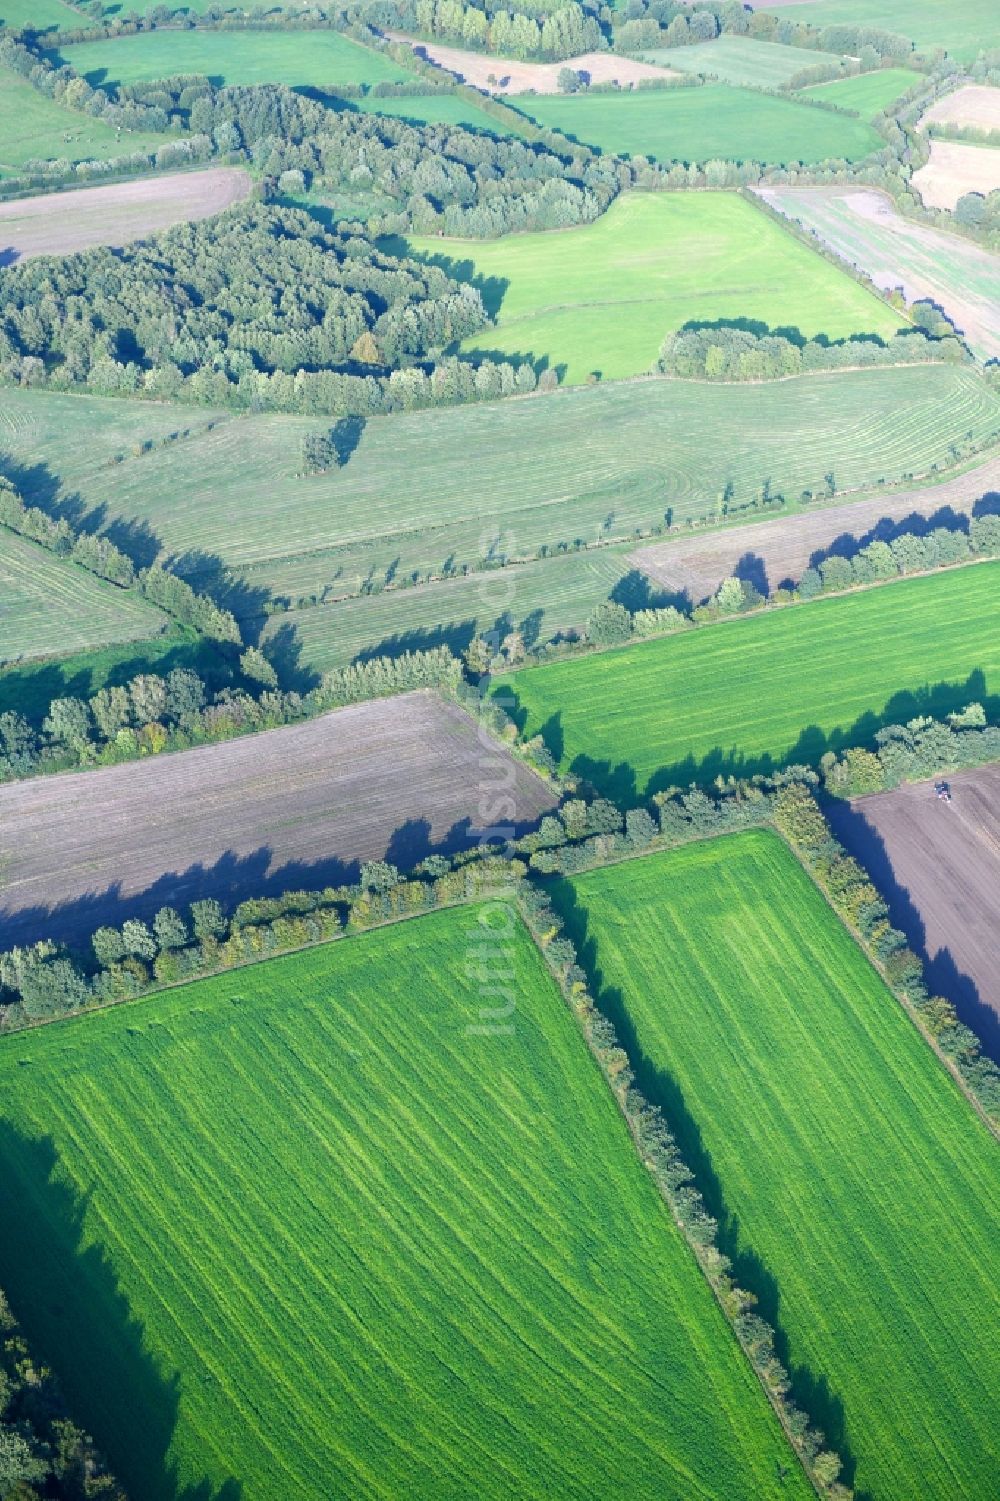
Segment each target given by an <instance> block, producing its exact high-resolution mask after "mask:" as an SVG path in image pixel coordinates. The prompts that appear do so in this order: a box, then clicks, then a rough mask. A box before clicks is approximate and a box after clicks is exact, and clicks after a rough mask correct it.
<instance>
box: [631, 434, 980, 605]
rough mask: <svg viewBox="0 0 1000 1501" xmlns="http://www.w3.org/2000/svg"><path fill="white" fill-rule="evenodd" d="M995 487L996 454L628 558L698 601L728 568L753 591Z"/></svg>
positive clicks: (968, 509)
mask: <svg viewBox="0 0 1000 1501" xmlns="http://www.w3.org/2000/svg"><path fill="white" fill-rule="evenodd" d="M997 492H1000V454H998V455H994V457H992V458H990V459H988V460H987V462H986V463H985V464H980V465H979V466H978V467H977V468H976V469H970V470H969V471H968V473H967V474H962V475H959V476H958V477H957V478H955V479H951V480H946V481H945V483H944V484H941V485H932V486H930V487H928V488H926V489H922V490H902V491H899V492H897V493H896V494H891V495H873V496H863V497H860V498H859V499H858V500H854V501H845V502H844V503H843V504H840V505H833V506H822V507H818V508H817V509H815V510H812V511H805V512H801V513H799V514H798V515H795V516H775V517H772V519H771V520H769V521H758V522H754V523H752V524H751V525H748V526H736V527H732V528H730V529H729V530H726V531H718V532H707V533H704V534H702V535H698V534H696V535H694V536H688V537H680V538H678V539H677V541H675V542H657V543H654V545H653V546H652V547H640V548H638V549H637V550H636V551H635V552H633V553H631V554H630V555H629V561H630V562H632V563H634V564H635V565H636V567H637V568H641V569H642V571H643V573H646V574H648V575H649V577H650V578H652V579H655V580H656V582H657V583H658V584H660V585H662V586H663V587H664V588H665V589H667V590H669V591H670V592H671V593H678V594H686V595H687V597H688V599H689V600H690V601H691V603H692V604H700V603H701V602H702V600H705V599H707V598H708V597H709V595H711V594H714V593H715V591H716V590H717V589H718V587H719V585H720V584H721V583H722V581H723V580H724V579H727V578H729V577H730V576H731V575H732V574H733V573H734V572H737V571H738V572H739V574H740V577H741V578H748V579H750V580H751V581H752V582H754V583H756V584H757V586H758V588H761V583H762V581H763V582H765V583H766V585H767V588H768V589H769V590H771V589H776V588H778V587H779V586H780V585H781V584H783V583H785V582H786V581H789V580H790V581H792V582H795V583H797V582H798V580H799V579H800V578H801V576H802V574H803V572H804V571H805V569H806V568H808V567H809V566H810V564H811V563H814V562H819V561H821V560H822V558H824V557H829V556H830V554H831V553H834V552H837V553H845V554H847V555H850V554H851V553H854V552H856V551H857V549H858V547H859V546H864V544H865V543H866V542H871V541H874V539H875V537H876V536H880V537H881V536H885V537H889V538H891V537H893V536H895V535H897V534H898V533H899V532H900V531H906V530H907V529H908V528H907V527H906V526H904V525H901V524H900V523H902V522H905V521H906V520H907V518H909V517H913V518H914V519H915V520H917V521H918V524H919V522H920V520H921V519H923V518H927V517H934V516H936V515H937V514H938V513H939V512H943V513H945V514H944V515H943V516H942V518H941V523H940V524H945V523H946V520H947V512H949V511H951V512H954V513H956V514H959V515H970V514H971V513H972V510H973V507H974V506H975V504H976V502H977V501H978V500H981V499H982V498H983V496H986V495H990V494H994V493H997ZM883 523H884V524H883ZM762 592H763V591H762Z"/></svg>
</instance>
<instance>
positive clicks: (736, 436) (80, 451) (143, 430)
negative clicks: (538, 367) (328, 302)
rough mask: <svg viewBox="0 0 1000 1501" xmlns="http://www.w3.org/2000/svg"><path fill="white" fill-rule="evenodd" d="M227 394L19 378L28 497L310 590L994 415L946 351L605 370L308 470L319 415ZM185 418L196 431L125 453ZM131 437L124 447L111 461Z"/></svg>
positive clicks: (698, 507) (368, 443)
mask: <svg viewBox="0 0 1000 1501" xmlns="http://www.w3.org/2000/svg"><path fill="white" fill-rule="evenodd" d="M217 415H218V414H213V413H211V412H207V411H206V410H205V409H204V408H199V407H192V406H180V405H169V404H166V403H162V404H161V403H152V402H148V403H147V402H128V401H115V400H110V399H102V398H99V397H84V396H70V395H58V394H50V393H45V392H36V391H25V390H14V389H8V390H4V391H2V392H0V448H2V450H3V451H4V452H5V453H6V454H7V455H8V467H9V463H10V461H13V462H14V463H15V464H17V465H19V466H21V473H20V475H19V476H15V477H17V478H18V480H19V483H20V485H21V488H22V490H23V491H24V494H25V498H26V499H28V500H32V499H34V498H36V496H37V495H39V494H42V493H44V491H45V487H46V486H47V485H48V484H49V483H50V482H51V480H52V477H53V476H55V477H56V480H57V483H58V484H59V486H60V493H61V494H63V495H66V496H74V495H79V497H80V498H81V500H82V501H83V503H84V504H85V505H86V506H87V507H88V508H89V507H96V506H100V505H103V506H106V508H107V510H106V515H107V518H108V520H109V521H110V520H111V519H112V518H114V517H123V518H126V519H129V520H135V521H138V522H141V523H145V524H146V526H147V527H148V528H149V530H150V534H151V539H152V545H153V546H155V545H157V544H159V545H160V546H161V547H162V548H163V550H164V551H165V552H170V553H182V552H185V551H187V550H189V549H200V550H202V551H204V552H208V553H212V554H217V555H221V556H222V557H224V558H225V560H226V561H227V562H228V563H230V564H232V565H234V566H237V567H240V568H242V569H245V570H246V571H247V573H248V575H249V577H250V578H251V581H252V582H253V583H255V584H260V585H262V586H264V587H268V588H271V589H273V590H274V591H275V592H276V593H278V594H285V593H288V594H291V595H293V596H297V595H299V594H304V593H308V592H313V591H319V590H322V589H323V588H324V587H325V586H327V585H334V586H335V592H337V593H345V592H350V590H351V589H352V588H355V587H356V586H357V582H358V580H359V578H364V577H365V576H366V575H367V574H368V572H369V570H370V569H371V568H373V567H374V568H377V569H385V568H388V567H389V566H390V565H392V564H393V563H396V564H397V572H399V573H405V572H408V571H410V570H411V569H435V570H440V569H441V568H442V567H443V565H444V563H445V561H446V559H448V558H449V557H452V556H453V557H454V561H455V566H459V565H461V563H462V562H464V561H468V560H476V559H479V558H482V557H483V556H485V554H486V553H487V551H488V550H489V549H490V548H491V547H493V546H494V545H495V544H496V545H497V550H498V551H500V552H507V553H508V554H509V555H511V556H514V557H519V556H524V554H525V553H526V552H530V551H532V550H534V549H536V548H538V547H539V546H541V545H542V544H546V545H549V546H551V547H555V546H556V544H558V543H559V542H560V541H566V542H568V543H569V544H572V542H573V539H574V538H575V537H577V536H579V537H582V538H584V539H593V538H595V537H597V536H600V535H602V534H604V528H605V522H606V520H607V518H608V517H609V516H612V517H613V521H612V526H611V529H610V533H609V535H611V536H619V537H623V536H628V535H630V534H631V533H632V532H633V531H634V529H635V528H636V527H637V526H645V527H649V526H650V525H652V524H654V523H662V521H663V519H664V515H665V513H666V512H667V510H668V509H670V510H672V513H673V516H674V519H675V520H676V521H682V520H683V519H684V517H686V516H693V515H703V514H706V513H710V512H712V511H714V509H715V504H716V497H717V496H718V495H719V494H720V493H721V492H722V490H723V489H724V487H725V486H726V485H727V484H731V485H732V487H733V504H734V505H739V504H742V503H744V502H747V501H749V500H750V498H751V497H752V495H753V494H754V493H755V492H756V491H757V490H759V488H760V486H761V485H762V484H763V482H764V481H765V479H768V478H770V480H771V486H772V490H773V491H774V492H775V493H784V494H785V495H787V496H788V497H789V498H790V499H793V500H796V499H797V498H798V496H799V494H800V492H801V491H802V490H803V489H805V488H809V489H811V490H813V491H814V492H819V491H822V489H823V476H824V475H825V474H826V473H828V472H829V471H830V470H831V469H832V470H833V472H834V474H835V476H836V480H837V483H838V485H840V486H841V487H842V488H847V487H855V486H863V485H874V484H876V483H877V482H878V481H879V479H882V478H884V479H885V480H886V482H892V481H893V480H900V479H902V478H903V477H904V476H905V475H907V474H911V473H912V474H921V473H924V472H926V471H927V470H928V469H929V468H930V467H931V465H932V464H939V465H941V466H942V467H945V468H946V467H948V466H949V465H951V464H952V463H954V457H953V446H954V445H955V444H956V443H960V442H964V441H965V440H966V438H967V437H970V436H971V437H972V438H973V439H977V440H979V441H981V442H985V441H986V440H987V439H988V438H990V437H991V436H992V437H994V438H996V437H998V436H1000V401H998V399H997V397H996V395H995V394H994V393H993V392H992V391H991V390H990V389H989V387H988V385H987V383H986V381H985V380H984V379H982V377H981V376H980V375H978V374H977V373H976V372H975V371H974V370H966V369H960V368H954V367H951V366H945V365H940V366H932V365H927V366H915V367H912V368H910V369H897V370H868V371H858V372H843V373H838V374H832V375H825V376H823V375H821V376H812V377H804V378H802V379H798V380H794V381H785V382H779V383H777V384H762V385H747V386H711V385H707V384H696V383H693V382H685V381H667V380H649V381H641V382H635V383H630V384H624V383H619V384H614V383H609V384H608V385H606V386H598V387H596V388H595V389H589V388H583V389H579V390H567V391H563V392H556V393H553V394H552V395H547V396H538V397H532V398H529V399H526V400H521V401H505V402H503V401H501V402H493V403H489V404H484V405H477V406H466V407H456V408H439V409H438V410H435V411H428V412H413V413H406V414H400V415H398V416H393V417H378V418H373V419H372V420H371V421H369V422H368V424H367V425H366V427H365V429H364V432H363V433H362V435H361V439H360V442H359V444H358V447H357V449H356V450H355V452H354V453H353V454H352V455H351V458H350V460H349V461H348V463H347V464H346V465H345V466H344V467H343V468H342V469H339V470H337V471H336V472H335V473H331V474H327V475H322V476H317V477H315V478H310V477H306V478H301V477H297V476H298V471H299V470H300V468H301V445H302V438H303V436H304V435H305V434H306V433H309V432H314V431H315V430H316V426H317V419H316V418H315V417H302V418H297V417H283V416H277V415H262V416H247V417H231V418H228V419H225V418H224V419H222V420H221V421H217V425H216V426H215V427H214V428H213V429H212V431H211V432H208V431H206V430H205V428H206V425H207V421H210V420H217ZM189 426H190V428H191V430H192V436H191V437H188V438H184V439H182V440H180V441H178V442H175V443H168V444H166V445H165V446H162V447H157V448H155V449H154V451H153V452H151V453H148V454H145V455H143V456H142V457H141V458H133V457H132V456H131V449H132V446H133V445H134V444H135V443H137V442H143V441H145V440H147V439H149V440H155V439H157V438H158V437H161V436H163V435H164V434H167V433H170V432H173V431H183V430H184V429H186V428H187V427H189ZM117 453H124V454H125V455H126V457H125V459H124V461H123V462H122V463H119V464H114V463H109V460H111V459H112V458H113V457H114V455H115V454H117ZM470 455H475V464H474V467H473V468H472V469H471V470H470V457H469V456H470ZM38 465H46V466H48V472H47V473H46V471H45V470H40V471H39V470H37V469H36V467H35V466H38ZM38 476H40V478H37V479H36V477H38ZM36 482H37V487H38V488H36ZM515 608H516V606H515Z"/></svg>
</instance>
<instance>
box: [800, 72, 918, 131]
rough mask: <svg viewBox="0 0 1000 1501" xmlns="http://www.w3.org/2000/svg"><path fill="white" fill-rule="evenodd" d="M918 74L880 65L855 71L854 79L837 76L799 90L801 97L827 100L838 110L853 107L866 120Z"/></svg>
mask: <svg viewBox="0 0 1000 1501" xmlns="http://www.w3.org/2000/svg"><path fill="white" fill-rule="evenodd" d="M922 78H923V74H922V73H914V72H913V70H912V68H882V69H880V70H879V71H877V72H875V73H859V74H858V76H857V77H856V78H837V79H835V80H834V82H833V83H817V84H813V86H812V87H811V88H808V89H803V91H802V96H803V98H811V99H828V100H829V101H830V103H831V104H839V105H840V106H841V108H842V109H854V110H857V112H858V114H859V115H860V116H861V118H862V119H863V120H870V119H872V117H873V116H874V115H877V114H878V113H879V112H880V110H884V109H887V108H888V106H889V105H890V104H892V102H893V100H895V99H898V98H899V96H900V95H901V94H905V93H906V91H907V89H912V87H913V85H914V84H915V83H920V81H921V79H922Z"/></svg>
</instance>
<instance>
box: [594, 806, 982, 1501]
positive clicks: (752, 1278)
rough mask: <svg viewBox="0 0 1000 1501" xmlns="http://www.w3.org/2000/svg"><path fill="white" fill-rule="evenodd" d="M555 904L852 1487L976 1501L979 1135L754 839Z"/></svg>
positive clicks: (817, 906) (864, 969)
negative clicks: (584, 952) (621, 1022)
mask: <svg viewBox="0 0 1000 1501" xmlns="http://www.w3.org/2000/svg"><path fill="white" fill-rule="evenodd" d="M574 899H575V904H576V913H575V916H574V918H573V919H572V920H571V928H572V929H573V930H575V931H576V933H577V936H578V938H579V935H580V934H581V932H582V931H584V930H585V931H586V934H587V937H588V939H589V941H590V944H591V946H592V947H591V955H592V963H593V965H594V967H595V968H596V969H597V970H598V971H599V972H600V982H601V985H602V986H603V987H604V993H605V1004H606V1006H607V1009H608V1011H609V1014H612V1015H613V1016H614V1015H619V1016H620V1014H621V1013H622V1012H624V1014H625V1015H626V1016H627V1018H628V1022H627V1024H626V1026H625V1027H623V1029H622V1030H623V1032H624V1033H627V1034H628V1035H631V1036H633V1037H634V1044H635V1056H636V1057H641V1058H642V1060H643V1063H642V1065H641V1066H640V1082H642V1080H645V1088H646V1090H647V1092H648V1093H650V1094H651V1095H653V1096H654V1097H658V1098H660V1100H661V1101H662V1104H663V1107H664V1110H665V1112H666V1116H667V1121H668V1124H669V1125H670V1126H671V1128H672V1129H673V1130H674V1131H675V1132H676V1133H677V1134H678V1135H679V1137H680V1140H681V1145H682V1151H684V1153H685V1155H686V1156H687V1159H688V1162H689V1164H690V1165H692V1166H693V1168H694V1171H695V1177H696V1180H698V1179H700V1181H701V1185H702V1187H703V1188H704V1189H705V1190H706V1191H707V1193H708V1195H709V1206H710V1208H711V1210H712V1212H713V1213H717V1214H720V1215H721V1217H722V1219H723V1223H724V1236H725V1239H726V1240H727V1242H728V1243H729V1244H730V1246H731V1247H732V1249H733V1250H735V1253H736V1257H737V1267H738V1269H741V1270H742V1276H741V1277H740V1280H741V1281H743V1282H744V1285H749V1287H750V1288H751V1289H753V1288H755V1287H756V1288H757V1290H758V1291H759V1292H760V1294H761V1305H762V1308H763V1310H764V1313H765V1316H770V1317H772V1318H773V1317H775V1316H776V1318H777V1322H778V1324H779V1325H780V1328H781V1331H782V1333H783V1335H784V1336H785V1337H786V1338H787V1341H788V1357H789V1363H790V1366H791V1369H792V1370H793V1372H797V1373H798V1380H797V1382H796V1389H797V1390H798V1391H799V1392H801V1393H803V1394H804V1395H805V1400H806V1401H807V1404H808V1405H809V1406H810V1411H811V1414H812V1415H813V1416H814V1417H815V1419H816V1421H817V1422H819V1424H820V1426H821V1427H823V1428H824V1429H825V1431H826V1434H827V1438H828V1440H829V1441H830V1442H832V1443H833V1445H834V1447H835V1448H837V1449H838V1450H842V1452H843V1453H844V1454H845V1455H847V1456H850V1458H851V1460H853V1462H854V1463H855V1464H856V1470H855V1471H854V1474H853V1476H852V1477H850V1478H852V1479H853V1483H854V1486H855V1488H856V1489H855V1494H856V1495H858V1496H864V1497H865V1498H867V1501H926V1498H928V1497H931V1496H933V1497H945V1496H948V1497H955V1498H958V1497H967V1498H969V1501H971V1498H973V1497H976V1498H982V1501H985V1498H986V1497H988V1496H990V1495H991V1494H992V1493H993V1489H994V1483H995V1480H996V1457H997V1455H996V1406H995V1400H996V1391H997V1388H998V1385H1000V1340H998V1339H997V1328H998V1325H1000V1147H998V1144H997V1142H996V1141H995V1140H994V1139H993V1138H992V1137H991V1136H990V1134H989V1132H988V1131H987V1130H986V1128H985V1126H983V1125H982V1123H981V1122H980V1121H979V1120H978V1119H977V1118H976V1117H975V1115H974V1114H973V1111H972V1108H971V1107H970V1105H969V1104H968V1103H967V1101H966V1100H964V1099H963V1098H962V1096H961V1095H960V1094H959V1092H958V1090H957V1088H956V1086H955V1084H954V1083H953V1082H952V1080H951V1079H950V1078H949V1077H948V1075H947V1074H946V1072H945V1070H944V1067H943V1065H942V1064H940V1063H939V1062H938V1060H937V1059H936V1058H935V1057H934V1055H933V1053H932V1052H931V1050H930V1048H929V1046H928V1045H927V1044H926V1043H925V1042H924V1041H923V1039H922V1038H921V1037H920V1036H919V1034H918V1033H917V1031H916V1029H915V1028H914V1027H913V1025H912V1023H911V1022H910V1021H909V1019H908V1018H907V1017H906V1015H905V1013H904V1012H903V1010H902V1008H901V1007H900V1006H899V1004H898V1003H897V1002H896V1001H895V999H894V998H893V997H892V996H891V995H890V993H889V992H888V991H887V990H886V988H885V986H884V985H883V984H882V982H881V980H880V979H879V978H878V976H877V975H876V974H875V972H874V970H872V969H871V967H870V966H869V964H868V963H867V961H866V960H865V958H864V956H863V955H862V953H861V952H860V950H859V949H858V948H856V946H855V945H854V943H853V942H852V941H851V939H850V938H849V936H848V934H847V933H846V932H845V930H844V929H843V928H842V927H841V925H840V923H839V922H838V920H837V918H836V917H835V916H834V915H833V914H832V912H831V911H830V909H829V908H828V907H827V905H826V903H825V901H824V900H823V898H822V896H821V895H820V894H819V892H818V891H817V890H816V888H815V887H814V886H813V884H812V882H811V881H810V880H809V878H808V876H806V874H805V873H804V871H803V870H802V868H801V867H800V865H799V864H798V862H797V861H796V859H795V857H794V856H793V855H792V854H791V853H790V851H789V850H788V849H787V847H786V846H785V845H784V844H783V843H782V842H781V841H780V840H779V839H778V838H777V836H776V835H774V834H771V833H761V832H758V833H750V834H744V835H737V836H734V837H732V838H728V839H718V840H713V841H712V842H711V843H708V844H700V845H694V846H691V847H690V848H687V849H683V850H678V851H675V852H673V853H670V854H667V855H663V856H656V857H653V858H650V859H645V860H632V861H629V862H628V863H627V864H625V865H620V866H617V867H615V868H613V869H608V870H601V871H595V872H594V873H593V874H591V875H585V876H581V877H580V878H579V879H578V880H576V881H574V882H573V897H572V898H570V899H569V900H571V901H572V900H574ZM734 1243H735V1244H734ZM775 1310H776V1313H775ZM811 1386H812V1395H811V1400H810V1397H809V1395H808V1394H809V1391H810V1387H811Z"/></svg>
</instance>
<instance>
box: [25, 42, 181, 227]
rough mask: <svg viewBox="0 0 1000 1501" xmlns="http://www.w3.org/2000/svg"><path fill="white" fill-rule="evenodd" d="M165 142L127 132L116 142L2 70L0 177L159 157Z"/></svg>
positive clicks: (110, 132)
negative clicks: (24, 169)
mask: <svg viewBox="0 0 1000 1501" xmlns="http://www.w3.org/2000/svg"><path fill="white" fill-rule="evenodd" d="M166 139H167V137H166V136H165V135H154V134H152V133H151V132H149V131H140V130H131V131H130V130H123V131H122V133H121V135H120V136H118V135H116V133H115V131H114V129H113V128H112V127H111V126H110V125H105V124H104V122H103V121H102V120H93V119H91V118H90V116H89V115H85V114H81V113H80V112H79V111H78V110H74V109H63V107H62V105H60V104H56V103H55V102H54V100H52V99H49V98H48V97H47V96H46V95H45V94H40V93H39V92H38V90H37V89H35V88H32V86H31V84H30V83H28V81H27V80H26V79H24V78H21V77H20V76H19V75H18V74H17V73H14V72H13V71H12V70H10V69H8V68H2V67H0V176H2V175H4V174H5V173H6V174H7V175H10V174H11V173H16V171H17V169H18V168H19V167H21V166H22V165H23V164H24V163H25V162H26V161H30V160H38V161H51V160H55V159H57V158H59V157H65V158H66V160H67V161H69V162H82V161H102V162H103V161H107V160H108V158H109V157H112V156H125V155H127V154H128V153H129V152H130V151H155V150H156V148H157V146H162V145H163V143H164V141H165V140H166ZM2 248H3V246H2V245H0V249H2Z"/></svg>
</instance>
